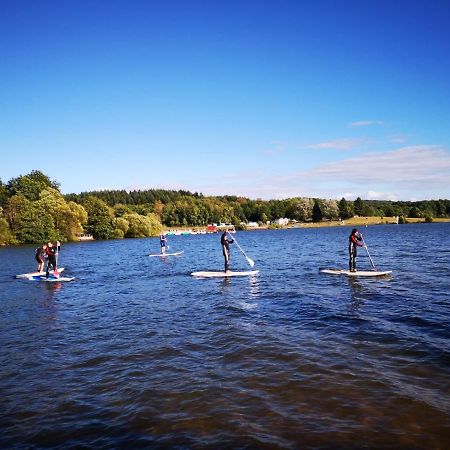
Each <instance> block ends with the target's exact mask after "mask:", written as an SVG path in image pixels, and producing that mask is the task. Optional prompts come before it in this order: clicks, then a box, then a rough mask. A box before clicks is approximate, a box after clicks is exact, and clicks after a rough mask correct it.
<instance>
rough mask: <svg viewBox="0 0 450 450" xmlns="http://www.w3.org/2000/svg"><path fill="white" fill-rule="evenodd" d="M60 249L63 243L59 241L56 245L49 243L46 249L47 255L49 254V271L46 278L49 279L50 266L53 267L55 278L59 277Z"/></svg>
mask: <svg viewBox="0 0 450 450" xmlns="http://www.w3.org/2000/svg"><path fill="white" fill-rule="evenodd" d="M60 249H61V243H60V242H59V241H56V242H55V243H53V242H47V246H46V249H45V253H46V254H47V271H46V273H45V277H46V278H48V277H49V275H50V266H52V269H53V273H54V274H55V277H57V276H59V273H58V267H57V261H56V255H57V254H58V252H59V250H60Z"/></svg>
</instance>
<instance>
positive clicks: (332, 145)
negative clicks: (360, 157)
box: [303, 138, 372, 150]
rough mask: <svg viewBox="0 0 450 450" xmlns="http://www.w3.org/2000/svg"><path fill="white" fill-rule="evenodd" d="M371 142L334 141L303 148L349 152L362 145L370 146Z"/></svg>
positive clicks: (356, 140) (361, 140)
mask: <svg viewBox="0 0 450 450" xmlns="http://www.w3.org/2000/svg"><path fill="white" fill-rule="evenodd" d="M371 142H372V141H371V140H369V139H365V138H347V139H334V140H332V141H325V142H319V143H318V144H310V145H305V146H303V148H308V149H318V150H326V149H335V150H351V149H354V148H357V147H360V146H362V145H366V144H370V143H371Z"/></svg>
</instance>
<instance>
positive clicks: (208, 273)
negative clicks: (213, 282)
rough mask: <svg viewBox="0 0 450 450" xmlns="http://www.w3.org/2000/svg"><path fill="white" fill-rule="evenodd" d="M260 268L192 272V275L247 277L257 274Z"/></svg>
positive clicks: (204, 276)
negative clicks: (239, 270) (241, 270)
mask: <svg viewBox="0 0 450 450" xmlns="http://www.w3.org/2000/svg"><path fill="white" fill-rule="evenodd" d="M258 272H259V270H247V271H245V272H231V271H230V272H192V273H191V275H192V276H193V277H203V278H212V277H245V276H248V275H256V274H257V273H258Z"/></svg>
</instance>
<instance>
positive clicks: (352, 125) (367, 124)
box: [348, 120, 383, 127]
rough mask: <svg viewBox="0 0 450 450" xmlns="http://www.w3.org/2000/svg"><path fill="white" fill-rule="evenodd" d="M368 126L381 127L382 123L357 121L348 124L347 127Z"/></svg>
mask: <svg viewBox="0 0 450 450" xmlns="http://www.w3.org/2000/svg"><path fill="white" fill-rule="evenodd" d="M370 125H383V122H382V121H381V120H358V121H356V122H350V123H349V124H348V126H349V127H368V126H370Z"/></svg>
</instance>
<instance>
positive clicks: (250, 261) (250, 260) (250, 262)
mask: <svg viewBox="0 0 450 450" xmlns="http://www.w3.org/2000/svg"><path fill="white" fill-rule="evenodd" d="M246 258H247V261H248V263H249V264H250V267H253V266H254V265H255V261H253V259H250V258H249V257H248V256H246Z"/></svg>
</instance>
